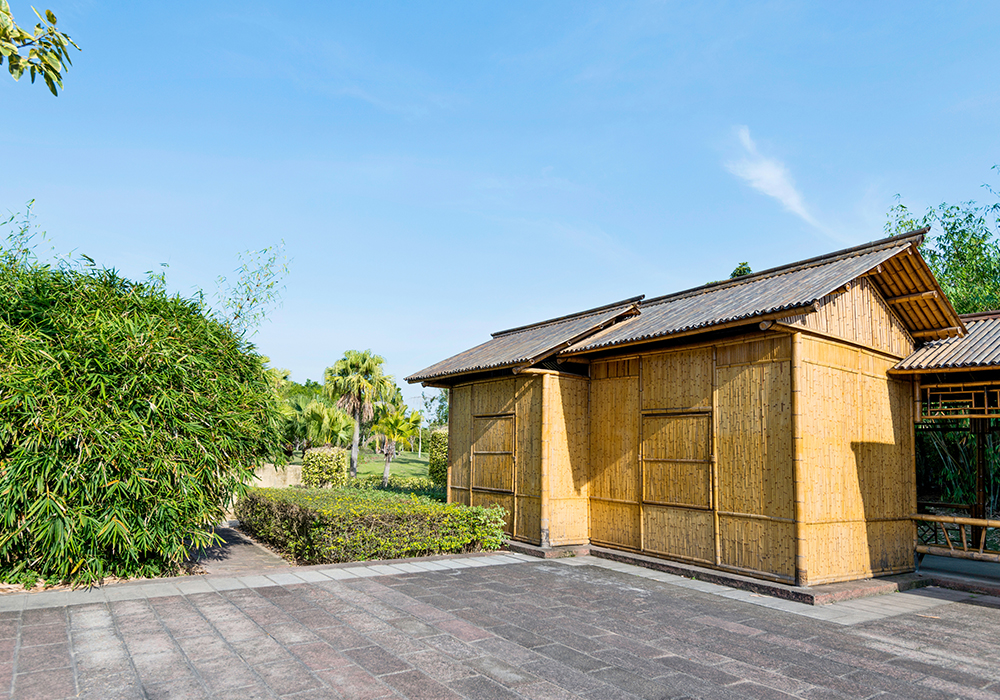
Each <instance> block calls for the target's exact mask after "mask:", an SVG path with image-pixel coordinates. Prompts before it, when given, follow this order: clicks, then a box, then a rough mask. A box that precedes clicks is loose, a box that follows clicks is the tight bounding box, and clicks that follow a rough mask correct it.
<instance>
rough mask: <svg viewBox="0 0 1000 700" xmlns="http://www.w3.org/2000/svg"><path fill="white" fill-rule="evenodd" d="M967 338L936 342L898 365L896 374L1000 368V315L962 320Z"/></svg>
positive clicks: (963, 317)
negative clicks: (900, 372)
mask: <svg viewBox="0 0 1000 700" xmlns="http://www.w3.org/2000/svg"><path fill="white" fill-rule="evenodd" d="M961 318H962V320H963V321H964V322H965V327H966V328H967V329H968V331H969V333H968V335H966V336H964V337H961V338H945V339H944V340H935V341H933V342H930V343H927V344H926V345H924V346H922V347H920V348H918V349H917V350H916V351H915V352H914V353H913V354H912V355H910V356H909V357H907V358H906V359H905V360H903V361H902V362H900V363H899V364H898V365H896V366H895V367H894V368H893V370H895V371H916V372H922V371H935V370H955V369H985V368H991V367H992V368H1000V311H994V312H990V313H986V314H970V315H968V316H962V317H961Z"/></svg>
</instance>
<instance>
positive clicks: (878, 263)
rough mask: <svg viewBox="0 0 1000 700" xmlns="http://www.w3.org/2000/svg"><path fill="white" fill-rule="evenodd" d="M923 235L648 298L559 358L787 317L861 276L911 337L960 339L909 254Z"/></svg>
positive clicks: (957, 325) (951, 316)
mask: <svg viewBox="0 0 1000 700" xmlns="http://www.w3.org/2000/svg"><path fill="white" fill-rule="evenodd" d="M927 230H928V229H926V228H924V229H920V230H918V231H913V232H911V233H908V234H905V235H902V236H895V237H892V238H885V239H882V240H880V241H875V242H873V243H867V244H865V245H861V246H856V247H854V248H848V249H847V250H841V251H838V252H836V253H830V254H828V255H824V256H821V257H818V258H811V259H809V260H804V261H802V262H798V263H793V264H791V265H785V266H782V267H776V268H773V269H770V270H765V271H763V272H758V273H756V274H752V275H747V276H745V277H739V278H737V279H735V280H731V281H727V282H723V283H715V284H708V285H705V286H702V287H697V288H695V289H690V290H687V291H684V292H678V293H676V294H671V295H668V296H663V297H658V298H655V299H648V300H646V301H644V302H642V304H640V305H639V310H640V312H641V313H640V314H639V315H638V316H636V317H634V318H630V319H628V320H626V321H623V322H622V323H618V324H616V325H614V326H612V327H610V328H606V329H605V330H603V331H601V332H599V333H596V334H594V335H592V336H589V337H587V338H585V339H583V340H581V341H580V342H578V343H576V344H575V345H573V346H571V347H569V348H567V349H566V350H564V351H563V352H561V353H560V355H571V354H580V353H586V352H592V351H594V350H600V349H603V348H610V347H614V346H619V345H626V344H632V343H641V342H646V341H650V340H655V339H657V338H663V337H666V336H670V335H675V334H679V333H687V332H691V331H696V330H700V329H705V330H710V329H711V328H713V327H718V326H723V325H727V324H734V323H739V322H744V321H745V322H747V323H749V322H750V321H751V320H753V319H758V318H759V319H761V320H763V319H764V318H767V317H780V316H783V315H789V314H788V313H787V312H789V311H793V310H796V309H798V310H801V309H804V308H808V307H810V306H812V305H813V304H816V303H817V302H819V300H821V299H822V298H823V297H825V296H827V295H828V294H831V293H833V292H835V291H837V290H838V289H840V288H841V287H843V286H844V285H845V284H847V283H848V282H851V281H852V280H855V279H857V278H859V277H862V276H865V275H868V276H870V277H872V278H873V279H874V281H875V284H876V285H877V286H878V288H879V291H881V292H882V293H883V294H884V295H885V296H886V297H887V301H888V302H889V303H890V304H891V305H893V306H894V307H895V308H896V310H897V312H898V313H899V315H900V317H901V318H902V320H903V322H904V323H905V324H906V326H907V329H908V330H909V331H910V332H911V333H912V334H913V335H914V336H915V337H947V336H949V335H957V334H962V333H964V332H965V327H964V326H963V324H962V322H961V320H960V319H959V317H958V314H957V313H955V310H954V309H953V308H952V306H951V304H950V303H949V302H948V300H947V298H946V297H945V295H944V292H943V291H942V290H941V288H940V287H939V286H938V284H937V282H936V281H935V279H934V276H933V274H931V272H930V269H929V268H927V264H926V263H925V262H924V261H923V259H922V258H921V257H920V253H919V252H918V251H917V246H919V245H920V242H921V241H922V240H923V236H924V234H925V233H926V232H927ZM900 259H902V261H900Z"/></svg>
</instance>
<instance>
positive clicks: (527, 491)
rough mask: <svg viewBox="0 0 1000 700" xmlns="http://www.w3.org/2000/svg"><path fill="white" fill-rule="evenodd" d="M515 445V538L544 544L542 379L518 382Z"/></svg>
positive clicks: (525, 376)
mask: <svg viewBox="0 0 1000 700" xmlns="http://www.w3.org/2000/svg"><path fill="white" fill-rule="evenodd" d="M516 382H517V384H516V387H517V389H516V391H517V395H516V398H515V414H516V421H515V430H516V431H517V436H516V441H515V446H514V490H515V491H514V498H515V512H516V518H515V522H514V538H515V539H518V540H523V541H525V542H531V543H532V544H541V537H540V533H541V510H542V499H541V496H542V379H541V377H539V376H537V375H523V376H521V377H518V378H517V380H516Z"/></svg>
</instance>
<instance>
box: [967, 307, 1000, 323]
mask: <svg viewBox="0 0 1000 700" xmlns="http://www.w3.org/2000/svg"><path fill="white" fill-rule="evenodd" d="M958 317H959V318H960V319H962V320H963V321H989V320H991V319H995V318H1000V309H997V310H995V311H977V312H976V313H974V314H959V315H958Z"/></svg>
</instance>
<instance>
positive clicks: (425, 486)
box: [346, 474, 448, 502]
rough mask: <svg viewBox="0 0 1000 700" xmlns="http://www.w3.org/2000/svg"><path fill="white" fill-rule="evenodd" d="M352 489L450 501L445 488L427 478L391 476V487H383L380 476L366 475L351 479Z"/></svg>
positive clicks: (349, 483)
mask: <svg viewBox="0 0 1000 700" xmlns="http://www.w3.org/2000/svg"><path fill="white" fill-rule="evenodd" d="M346 486H347V487H349V488H352V489H365V490H368V491H371V490H378V491H389V492H392V493H402V494H406V495H411V494H412V495H416V496H425V497H427V498H430V499H431V500H434V501H441V502H444V501H446V500H448V494H447V493H446V492H445V488H444V486H442V485H440V484H435V483H434V482H433V481H431V480H430V479H429V478H428V477H426V476H395V475H392V474H390V475H389V485H388V486H386V487H383V486H382V476H381V475H380V474H366V475H364V476H359V477H357V478H354V479H351V480H350V481H348V482H347V484H346Z"/></svg>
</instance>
